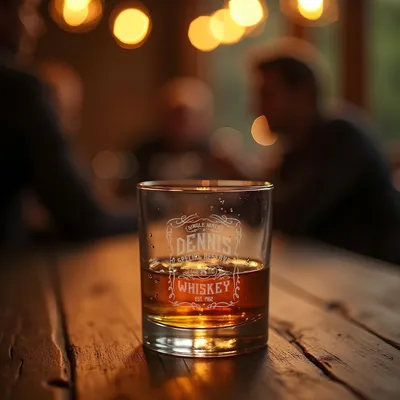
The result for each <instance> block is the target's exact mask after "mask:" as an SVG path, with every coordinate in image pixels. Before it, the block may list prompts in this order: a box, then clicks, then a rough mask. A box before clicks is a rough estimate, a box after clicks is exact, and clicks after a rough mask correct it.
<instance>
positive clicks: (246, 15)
mask: <svg viewBox="0 0 400 400" xmlns="http://www.w3.org/2000/svg"><path fill="white" fill-rule="evenodd" d="M229 11H230V13H231V16H232V19H233V20H234V21H235V22H236V23H237V24H238V25H241V26H244V27H249V26H254V25H257V24H258V23H259V22H261V21H262V19H263V18H264V9H263V7H262V5H261V3H260V0H230V1H229Z"/></svg>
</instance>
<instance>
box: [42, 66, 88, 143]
mask: <svg viewBox="0 0 400 400" xmlns="http://www.w3.org/2000/svg"><path fill="white" fill-rule="evenodd" d="M37 73H38V75H39V77H40V79H41V80H42V81H43V82H44V83H45V84H46V85H47V86H48V89H49V94H50V100H51V101H52V103H53V104H54V108H55V111H56V112H57V116H58V119H59V121H60V123H61V126H62V128H63V134H67V135H68V136H69V138H70V139H71V140H74V139H76V137H77V135H78V133H79V130H80V127H81V113H82V104H83V83H82V80H81V77H80V76H79V74H78V73H77V72H76V71H75V70H74V69H73V68H72V67H71V66H70V65H68V64H66V63H64V62H62V61H58V60H46V61H42V62H40V63H39V65H38V67H37Z"/></svg>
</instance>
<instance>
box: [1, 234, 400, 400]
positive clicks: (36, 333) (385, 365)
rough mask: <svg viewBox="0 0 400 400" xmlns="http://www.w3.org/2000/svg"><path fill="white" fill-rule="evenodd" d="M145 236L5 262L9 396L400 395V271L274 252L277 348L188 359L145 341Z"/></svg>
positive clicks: (342, 256)
mask: <svg viewBox="0 0 400 400" xmlns="http://www.w3.org/2000/svg"><path fill="white" fill-rule="evenodd" d="M138 276H139V264H138V249H137V240H136V238H129V237H128V238H123V239H117V240H110V241H105V242H102V243H98V244H96V245H92V246H90V247H86V248H81V249H70V250H66V249H60V250H51V251H50V250H49V251H35V252H30V253H27V254H25V255H13V256H12V257H6V256H5V257H3V258H2V261H1V273H0V288H1V289H0V399H9V398H10V399H29V400H30V399H40V400H42V399H43V400H46V399H51V398H55V399H57V398H60V399H82V400H91V399H93V400H101V399H113V400H123V399H139V400H142V399H143V400H145V399H174V400H180V399H207V400H212V399H218V400H223V399H231V400H233V399H239V400H242V399H243V400H247V399H249V400H252V399H257V400H258V399H263V400H266V399H318V400H328V399H332V400H333V399H334V400H338V399H339V400H347V399H375V400H390V399H393V400H399V399H400V296H399V292H400V272H399V270H398V269H397V268H396V267H391V266H389V265H384V264H381V263H377V262H373V261H370V260H368V259H363V258H361V257H357V256H355V255H352V254H347V253H341V252H338V251H332V250H330V249H328V248H322V247H315V246H310V245H307V244H284V243H276V244H275V245H274V251H273V257H272V288H271V306H270V313H271V318H270V341H269V346H268V348H267V349H265V350H262V351H258V352H255V353H252V354H248V355H242V356H237V357H230V358H224V359H183V358H176V357H170V356H165V355H160V354H157V353H153V352H151V351H148V350H144V349H143V348H142V346H141V343H140V338H141V327H140V283H139V279H138Z"/></svg>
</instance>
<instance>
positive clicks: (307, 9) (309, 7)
mask: <svg viewBox="0 0 400 400" xmlns="http://www.w3.org/2000/svg"><path fill="white" fill-rule="evenodd" d="M297 5H298V9H299V12H300V14H301V15H302V16H303V17H304V18H307V19H309V20H312V21H315V20H317V19H319V18H320V17H321V16H322V14H323V12H324V0H297Z"/></svg>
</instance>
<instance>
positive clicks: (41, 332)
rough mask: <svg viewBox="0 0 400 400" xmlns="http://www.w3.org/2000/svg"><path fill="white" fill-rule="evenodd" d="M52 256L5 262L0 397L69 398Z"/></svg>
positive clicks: (0, 293)
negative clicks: (52, 272)
mask: <svg viewBox="0 0 400 400" xmlns="http://www.w3.org/2000/svg"><path fill="white" fill-rule="evenodd" d="M48 266H49V258H48V257H44V256H39V255H35V254H32V255H29V256H23V257H19V256H15V257H4V258H2V259H1V262H0V398H1V399H28V398H29V399H40V400H46V399H53V398H68V397H69V395H70V390H69V383H68V381H69V372H70V371H69V364H68V360H67V357H66V355H65V347H64V342H63V334H62V327H61V323H60V319H59V315H58V311H57V304H56V299H55V296H54V292H53V290H52V289H51V282H50V280H51V277H50V275H49V271H48V270H47V269H46V267H48Z"/></svg>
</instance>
